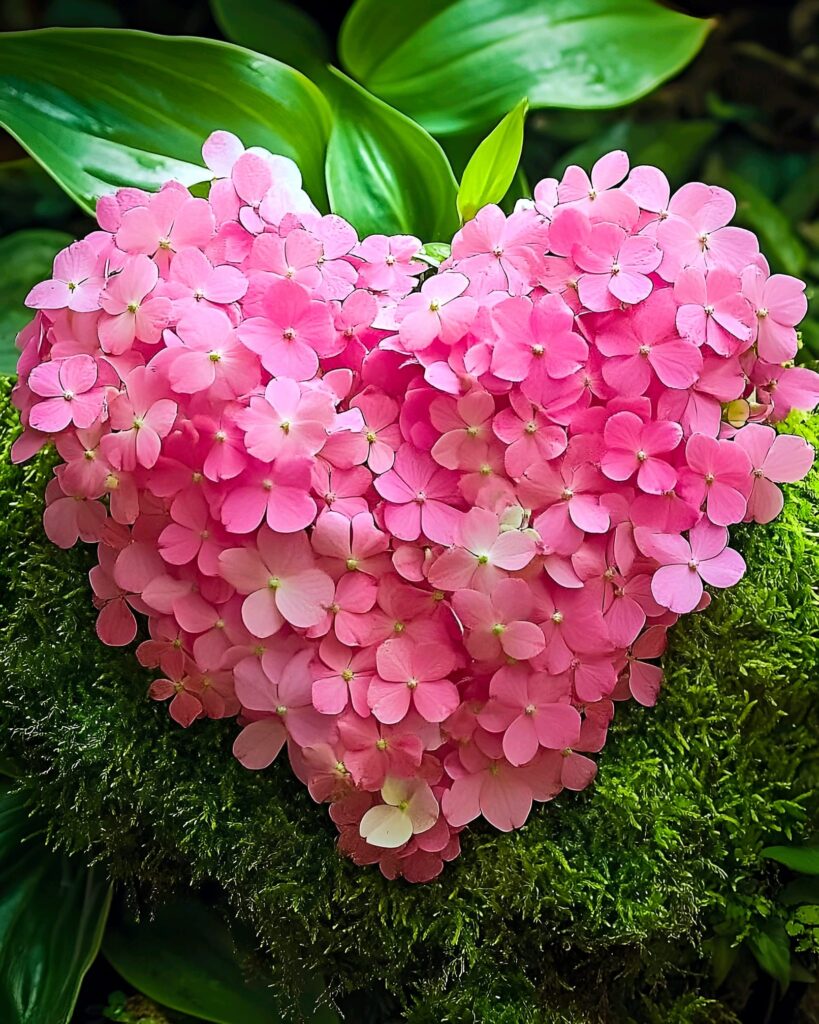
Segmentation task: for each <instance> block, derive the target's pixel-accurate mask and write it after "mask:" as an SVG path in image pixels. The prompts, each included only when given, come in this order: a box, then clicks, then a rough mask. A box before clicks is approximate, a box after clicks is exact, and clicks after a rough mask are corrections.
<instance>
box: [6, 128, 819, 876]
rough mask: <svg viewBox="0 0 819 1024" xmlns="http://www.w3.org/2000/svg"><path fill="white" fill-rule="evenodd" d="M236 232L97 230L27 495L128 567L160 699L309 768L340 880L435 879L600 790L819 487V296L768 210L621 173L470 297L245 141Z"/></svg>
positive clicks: (503, 222)
mask: <svg viewBox="0 0 819 1024" xmlns="http://www.w3.org/2000/svg"><path fill="white" fill-rule="evenodd" d="M204 157H205V161H206V163H207V165H208V166H209V167H210V169H211V170H212V172H213V176H214V180H213V182H212V185H211V187H210V192H209V196H208V198H207V199H205V198H194V197H193V196H192V195H191V194H190V193H189V192H188V191H187V190H186V189H185V188H184V187H182V186H181V185H179V184H177V183H174V182H170V183H168V184H167V185H166V186H165V187H163V188H162V189H161V190H160V191H159V192H158V193H157V194H148V193H146V192H142V191H139V190H136V189H128V188H126V189H121V190H120V191H119V192H118V193H117V194H116V195H113V196H107V197H105V198H104V199H102V200H100V202H99V206H98V219H99V224H100V230H99V231H95V232H94V233H93V234H91V235H89V236H88V237H87V238H85V239H84V240H83V241H79V242H76V243H75V244H73V245H71V246H69V248H68V249H66V250H65V251H64V252H62V253H60V254H59V255H58V256H57V258H56V260H55V264H54V277H53V279H52V280H50V281H46V282H44V283H42V284H40V285H37V286H36V287H35V288H34V289H33V291H32V292H31V294H30V295H29V297H28V300H27V301H28V305H29V306H31V307H34V308H35V309H37V310H38V312H37V314H36V317H35V319H34V321H33V322H32V323H31V324H30V325H29V326H28V327H27V328H26V329H25V330H24V331H23V332H22V334H21V336H20V339H19V344H20V347H21V349H22V354H21V357H20V363H19V382H18V384H17V388H16V392H15V397H16V403H17V405H18V407H19V408H20V410H21V412H22V415H23V420H24V423H25V426H26V429H25V431H24V433H23V434H22V435H21V438H20V439H19V440H18V441H17V443H16V446H15V452H14V454H15V458H17V459H24V458H27V457H29V456H30V455H32V454H33V453H34V452H35V451H37V450H39V449H40V448H41V447H42V446H43V445H44V444H45V443H46V442H47V441H53V442H54V443H55V444H56V447H57V451H58V452H59V454H60V456H61V457H62V462H61V463H60V464H59V465H58V466H57V468H56V470H55V476H54V479H53V480H52V481H51V483H50V485H49V487H48V490H47V503H48V504H47V509H46V512H45V528H46V531H47V533H48V535H49V537H50V538H51V539H52V540H53V541H54V542H55V543H56V544H58V545H59V546H61V547H69V546H71V545H73V544H75V543H76V542H77V540H78V539H81V540H83V541H85V542H90V543H94V544H96V545H97V551H98V564H97V565H95V566H94V568H93V569H92V570H91V574H90V575H91V584H92V587H93V590H94V594H95V598H94V600H95V603H96V605H97V606H98V608H99V609H100V612H99V620H98V632H99V635H100V637H101V638H102V639H103V640H104V641H105V642H106V643H108V644H114V645H123V644H128V643H130V642H131V641H132V640H133V639H134V638H135V636H136V634H137V621H136V618H135V615H134V613H137V614H139V615H141V616H144V617H145V618H146V619H147V627H148V630H149V633H150V639H145V640H144V641H143V642H142V643H141V644H140V645H139V647H138V649H137V657H138V658H139V660H140V661H141V662H142V664H143V665H145V666H149V667H151V668H153V669H155V670H156V680H155V682H154V683H153V684H152V686H151V688H150V693H151V696H152V697H153V698H155V699H156V700H168V701H169V705H170V713H171V715H172V717H173V718H174V719H175V720H176V721H177V722H179V723H180V724H181V725H183V726H189V725H191V723H192V722H194V721H195V720H196V719H199V718H202V717H210V718H222V717H226V716H236V717H237V718H238V723H239V725H240V727H241V731H240V732H239V733H238V735H237V737H236V741H235V744H234V752H235V755H236V757H238V759H239V760H240V761H241V762H242V763H243V764H244V765H245V766H246V767H248V768H252V769H263V768H265V767H267V766H268V765H270V764H271V762H272V761H273V760H274V759H275V758H276V757H277V755H278V754H279V753H280V751H281V750H282V748H283V747H284V746H285V744H287V750H288V754H289V757H290V762H291V764H292V766H293V770H294V771H295V773H296V775H297V776H298V777H299V778H300V779H302V780H303V781H304V782H305V784H306V785H307V787H308V788H309V791H310V793H311V795H312V796H313V798H314V799H315V800H317V801H328V802H330V804H331V806H330V814H331V816H332V818H333V820H334V821H335V823H336V824H337V826H338V829H339V831H340V834H341V837H340V846H341V848H342V850H343V851H344V852H345V853H347V854H349V855H350V856H351V857H352V858H353V859H354V860H355V861H356V862H357V863H360V864H368V863H376V862H378V863H379V864H380V867H381V870H382V871H383V872H384V873H385V874H386V875H388V876H389V877H395V876H398V875H403V876H404V877H406V878H408V879H412V880H419V881H420V880H425V879H429V878H432V877H434V876H435V875H436V874H437V873H438V872H439V871H440V870H441V867H442V864H443V862H444V861H447V860H450V859H452V858H453V857H454V856H456V854H457V853H458V850H459V838H458V833H459V832H460V830H461V829H462V828H463V827H464V826H465V825H466V824H467V823H468V822H470V821H472V820H474V819H475V818H477V817H478V816H479V815H483V817H484V818H486V819H487V820H488V821H489V822H491V823H492V824H493V825H494V826H495V827H497V828H498V829H502V830H509V829H513V828H518V827H520V826H521V825H523V823H524V822H525V821H526V818H527V816H528V814H529V813H530V810H531V808H532V802H533V801H546V800H551V799H553V798H554V797H555V796H556V795H557V794H558V793H559V792H560V791H561V790H562V789H563V788H567V789H570V790H581V789H583V788H584V787H585V786H587V785H588V784H589V783H590V782H591V781H592V779H593V778H594V775H595V771H596V765H595V762H594V761H593V760H592V759H591V758H590V757H589V756H588V755H589V754H590V753H594V752H597V751H599V750H600V749H601V748H602V747H603V744H604V742H605V739H606V733H607V729H608V726H609V723H610V722H611V719H612V716H613V713H614V704H613V701H614V700H619V699H624V698H627V697H629V696H633V697H634V698H635V699H636V700H637V701H639V702H640V703H641V704H645V705H650V704H653V703H654V701H655V699H656V696H657V691H658V687H659V685H660V679H661V672H660V668H659V667H658V665H657V664H656V660H657V658H658V657H659V656H660V655H661V653H662V651H663V649H664V645H665V637H666V631H667V629H668V627H669V626H670V625H671V624H672V623H673V622H674V621H675V620H676V618H677V616H678V615H680V614H682V613H685V612H691V611H694V610H697V609H700V608H702V607H704V606H705V604H706V603H707V601H708V597H707V595H706V594H704V592H703V583H707V584H710V585H711V586H712V587H728V586H731V585H732V584H734V583H736V582H737V580H738V579H739V578H740V577H741V575H742V574H743V571H744V568H745V566H744V563H743V561H742V558H741V557H740V556H739V555H738V554H737V553H736V552H735V551H733V550H731V548H729V547H728V546H727V544H728V529H727V528H728V527H729V526H730V525H732V524H734V523H739V522H741V521H743V520H744V521H749V520H754V521H756V522H762V523H764V522H768V521H769V520H771V519H772V518H773V517H774V516H775V515H777V513H778V512H779V510H780V508H781V506H782V497H781V494H780V491H779V489H778V487H777V484H779V483H782V482H785V481H792V480H796V479H798V478H800V477H802V476H803V475H804V474H805V473H806V472H807V470H808V468H809V466H810V464H811V461H812V457H813V452H812V450H811V449H810V447H809V446H808V445H807V444H806V443H805V442H804V441H803V440H802V439H801V438H799V437H795V436H789V435H787V434H784V433H777V432H776V431H775V430H774V429H773V427H771V426H769V425H768V424H769V423H772V422H776V421H778V420H781V419H782V418H783V417H784V416H786V415H787V414H788V413H789V412H790V410H791V409H794V408H795V409H811V408H812V407H813V406H814V405H815V404H816V402H817V400H819V377H817V375H816V374H814V373H813V372H811V371H810V370H808V369H805V368H800V367H796V366H793V365H792V364H791V363H790V361H791V360H792V359H793V357H794V355H795V353H796V350H797V335H796V331H795V329H794V328H795V326H796V325H797V324H798V323H799V321H800V320H801V318H802V317H803V316H804V313H805V308H806V304H805V298H804V295H803V289H804V286H803V285H802V284H801V282H799V281H796V280H794V279H793V278H790V277H786V276H782V275H773V276H771V275H770V274H769V270H768V266H767V264H766V262H765V260H764V258H763V257H762V256H761V255H760V253H759V249H758V245H757V240H756V238H755V236H754V235H753V234H751V233H749V232H748V231H745V230H742V229H740V228H737V227H731V226H729V221H730V220H731V217H732V215H733V213H734V200H733V198H732V197H731V196H730V194H729V193H727V192H726V191H724V190H723V189H721V188H714V187H709V186H707V185H703V184H697V183H695V184H689V185H686V186H684V187H683V188H681V189H680V190H679V191H678V192H676V193H675V194H674V195H671V194H670V191H669V186H668V182H667V181H666V179H665V177H664V176H663V174H662V173H661V172H660V171H658V170H657V169H656V168H652V167H637V168H635V169H633V170H632V171H631V173H629V166H628V160H627V157H626V155H625V154H624V153H621V152H615V153H610V154H609V155H608V156H606V157H604V158H603V159H601V160H600V161H598V163H597V164H596V165H595V167H594V168H593V170H592V174H591V177H588V176H587V175H586V174H585V173H584V172H583V171H582V170H581V169H580V168H578V167H570V168H569V169H568V170H567V171H566V173H565V174H564V176H563V178H562V180H561V181H559V182H558V181H557V180H554V179H546V180H544V181H541V182H540V183H539V184H538V186H537V188H536V189H535V197H534V200H533V201H522V202H520V203H519V204H518V206H517V208H516V209H515V211H514V212H513V213H511V214H510V215H508V216H507V215H505V214H504V213H503V212H502V211H501V210H500V209H499V208H498V207H497V206H487V207H485V208H484V209H482V210H481V211H480V212H479V213H478V215H477V216H476V217H475V219H474V220H473V221H471V222H469V223H467V224H466V225H464V227H463V228H462V229H461V230H460V231H459V232H458V234H457V235H456V236H455V238H454V239H453V241H452V246H451V254H450V255H449V256H448V257H447V259H446V260H445V262H444V263H443V264H441V265H440V266H435V260H434V259H432V258H431V257H430V256H427V255H426V252H427V250H426V249H424V248H423V247H422V245H421V242H420V241H419V240H418V239H417V238H412V237H408V236H392V237H389V236H385V235H374V236H370V237H368V238H365V239H359V238H358V237H357V235H356V232H355V231H354V229H353V228H352V227H351V226H350V224H348V223H347V222H346V221H344V220H343V219H342V218H340V217H337V216H321V215H320V214H319V213H318V212H317V211H316V209H315V208H314V207H313V205H312V203H311V202H310V200H309V198H308V197H307V196H306V195H305V193H304V192H303V191H302V189H301V181H300V177H299V174H298V171H297V169H296V167H295V166H294V165H293V164H292V162H290V161H288V160H286V159H284V158H281V157H276V156H271V155H270V154H268V153H266V152H264V151H261V150H258V149H250V150H247V151H246V150H245V149H244V148H243V146H242V145H241V143H240V142H239V141H238V140H237V139H236V138H235V137H233V136H231V135H228V134H227V133H223V132H218V133H216V134H214V135H213V136H211V138H210V139H209V140H208V141H207V143H206V144H205V147H204Z"/></svg>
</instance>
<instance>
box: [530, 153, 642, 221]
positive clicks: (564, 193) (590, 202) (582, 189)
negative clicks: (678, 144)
mask: <svg viewBox="0 0 819 1024" xmlns="http://www.w3.org/2000/svg"><path fill="white" fill-rule="evenodd" d="M628 165H629V160H628V155H627V154H626V153H624V152H623V151H622V150H621V149H618V150H614V151H613V152H611V153H606V154H605V155H604V156H601V157H600V159H599V160H598V161H597V163H595V165H594V167H592V172H591V177H589V175H588V174H586V172H585V171H584V170H583V168H582V167H578V166H577V165H576V164H572V165H570V166H569V167H567V168H566V170H565V171H564V173H563V178H562V180H561V181H560V184H559V185H558V186H557V199H558V201H559V202H560V203H562V204H566V205H568V206H570V207H572V206H573V207H575V208H577V209H578V210H581V211H582V212H583V213H585V214H587V215H588V216H589V217H593V218H594V219H596V220H601V221H609V222H611V223H614V224H621V225H622V226H623V227H630V226H631V225H632V224H634V223H635V221H636V220H637V208H636V206H635V204H634V201H633V199H630V198H629V196H628V195H627V194H626V192H625V191H624V190H618V189H616V188H615V187H614V186H615V185H617V184H618V183H619V182H621V181H622V180H623V178H625V176H626V175H627V174H628ZM536 194H537V193H536Z"/></svg>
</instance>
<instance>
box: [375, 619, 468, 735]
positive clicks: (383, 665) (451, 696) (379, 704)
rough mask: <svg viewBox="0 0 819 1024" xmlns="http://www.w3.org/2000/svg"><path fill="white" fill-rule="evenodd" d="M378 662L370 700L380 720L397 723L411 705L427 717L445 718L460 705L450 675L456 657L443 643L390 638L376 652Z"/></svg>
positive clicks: (433, 720) (441, 720) (438, 719)
mask: <svg viewBox="0 0 819 1024" xmlns="http://www.w3.org/2000/svg"><path fill="white" fill-rule="evenodd" d="M376 666H377V669H378V675H377V676H376V677H375V678H374V679H373V681H372V682H371V683H370V689H369V691H368V693H367V702H368V704H369V706H370V708H371V709H372V713H373V714H374V715H375V717H376V718H377V719H378V720H379V722H384V723H385V724H387V725H394V724H395V723H396V722H400V721H401V720H402V719H403V718H405V717H406V715H407V712H408V711H409V709H410V707H411V706H412V707H414V708H415V710H416V711H417V712H418V714H419V715H420V716H421V717H422V718H423V719H424V721H426V722H443V720H444V719H445V718H446V717H447V716H448V715H451V714H452V712H453V711H454V710H455V708H456V707H457V706H458V700H459V698H458V690H457V688H456V687H455V684H454V683H452V682H451V681H450V680H449V679H447V678H446V677H447V676H448V675H449V674H450V673H451V672H452V671H453V669H454V668H455V658H454V656H453V654H452V651H450V650H449V649H448V648H447V647H444V646H443V645H442V644H426V645H418V646H416V645H415V644H414V643H412V642H411V641H409V640H405V639H403V638H401V639H397V640H388V641H387V642H386V643H384V644H382V645H381V646H380V647H379V648H378V650H377V652H376Z"/></svg>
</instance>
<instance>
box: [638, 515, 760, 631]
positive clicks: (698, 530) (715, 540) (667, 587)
mask: <svg viewBox="0 0 819 1024" xmlns="http://www.w3.org/2000/svg"><path fill="white" fill-rule="evenodd" d="M634 536H635V540H636V541H637V544H638V545H639V547H640V550H641V551H642V552H643V553H644V554H646V555H648V556H649V558H653V559H654V560H655V561H656V562H659V563H660V568H659V569H657V571H656V572H655V573H654V576H653V577H652V580H651V592H652V594H653V595H654V597H655V599H656V600H657V602H658V603H659V604H661V605H662V606H663V607H664V608H668V609H669V610H670V611H672V612H678V613H681V614H682V613H684V612H690V611H693V610H694V609H695V608H696V607H697V605H698V604H699V601H700V598H701V597H702V584H703V581H705V582H706V583H709V584H710V585H711V586H712V587H732V586H733V585H734V584H735V583H738V582H739V580H740V579H741V578H742V576H743V575H744V573H745V562H744V560H743V559H742V556H741V555H739V554H738V553H737V552H736V551H734V550H732V549H731V548H729V547H727V544H728V530H727V529H726V528H725V527H724V526H715V525H714V524H713V523H710V522H708V520H707V519H704V520H702V521H701V522H700V523H698V524H697V526H695V527H693V529H691V530H690V531H689V534H688V540H686V539H685V537H680V536H678V535H675V534H670V533H652V532H651V530H649V529H648V528H646V527H642V526H641V527H638V529H637V530H635V531H634Z"/></svg>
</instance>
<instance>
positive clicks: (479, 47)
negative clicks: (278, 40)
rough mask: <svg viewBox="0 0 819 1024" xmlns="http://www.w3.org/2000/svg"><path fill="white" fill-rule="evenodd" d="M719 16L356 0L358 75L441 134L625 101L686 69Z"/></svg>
mask: <svg viewBox="0 0 819 1024" xmlns="http://www.w3.org/2000/svg"><path fill="white" fill-rule="evenodd" d="M710 24H711V23H710V22H707V21H703V20H700V19H696V18H690V17H687V16H686V15H683V14H678V13H676V12H675V11H671V10H668V9H667V8H665V7H661V6H660V5H659V4H656V3H653V2H652V0H416V2H413V3H407V4H401V5H399V4H392V5H390V11H389V16H385V11H384V4H383V0H356V3H355V4H354V5H353V7H352V9H351V11H350V13H349V14H348V15H347V18H346V20H345V22H344V25H343V26H342V30H341V38H340V44H339V45H340V51H341V58H342V61H343V63H344V66H345V67H346V69H347V71H348V72H349V73H350V74H351V75H352V76H353V77H354V78H357V79H358V80H359V81H360V82H361V83H362V84H363V85H365V86H366V87H367V88H368V89H370V90H371V91H372V92H374V93H376V94H377V95H378V96H380V97H381V98H382V99H383V100H385V101H386V102H387V103H391V104H392V105H393V106H394V107H397V108H398V109H399V110H403V111H404V113H406V114H409V116H410V117H413V118H415V119H416V120H417V121H419V122H420V123H421V124H423V125H424V127H425V128H427V129H428V130H429V131H431V132H433V133H434V134H436V135H437V134H447V133H450V132H459V131H465V130H466V129H468V128H470V127H475V126H484V125H488V124H491V123H492V121H497V119H498V118H499V117H501V116H502V115H503V114H504V113H505V111H507V110H509V109H510V108H511V107H512V106H513V105H514V104H515V103H516V102H517V101H518V100H519V99H520V97H521V96H528V97H529V103H530V105H531V106H532V107H615V106H619V105H621V104H624V103H630V102H631V101H632V100H635V99H637V98H638V97H640V96H642V95H644V94H645V93H647V92H649V91H650V90H651V89H653V88H654V87H655V86H656V85H658V84H659V83H660V82H662V81H663V80H664V79H666V78H668V77H669V76H671V75H673V74H675V73H676V72H677V71H679V70H680V69H681V68H682V67H684V66H685V65H686V64H687V63H688V62H689V61H690V60H691V58H692V57H693V56H694V54H695V53H696V52H697V50H699V48H700V46H702V43H703V41H704V39H705V37H706V35H707V33H708V30H709V28H710Z"/></svg>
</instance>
